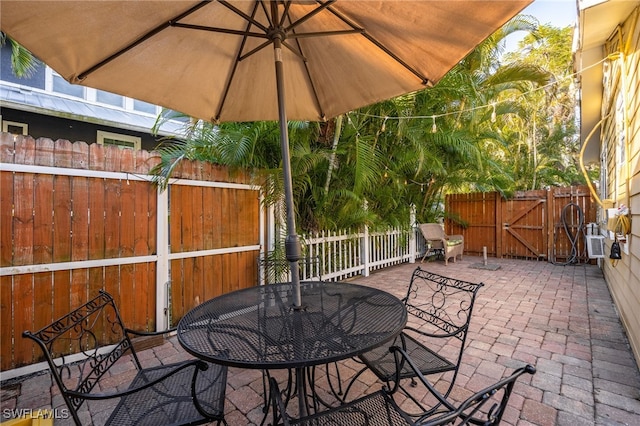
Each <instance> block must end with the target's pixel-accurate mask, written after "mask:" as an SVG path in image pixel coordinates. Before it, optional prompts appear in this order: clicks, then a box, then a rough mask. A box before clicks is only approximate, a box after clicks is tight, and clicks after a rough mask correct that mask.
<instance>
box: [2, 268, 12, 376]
mask: <svg viewBox="0 0 640 426" xmlns="http://www.w3.org/2000/svg"><path fill="white" fill-rule="evenodd" d="M13 310H14V303H13V280H12V278H11V277H0V348H2V350H0V369H2V371H4V370H8V369H10V368H11V367H12V366H13V364H14V363H13V336H14V332H13Z"/></svg>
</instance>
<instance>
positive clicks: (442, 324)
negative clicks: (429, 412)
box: [344, 267, 483, 407]
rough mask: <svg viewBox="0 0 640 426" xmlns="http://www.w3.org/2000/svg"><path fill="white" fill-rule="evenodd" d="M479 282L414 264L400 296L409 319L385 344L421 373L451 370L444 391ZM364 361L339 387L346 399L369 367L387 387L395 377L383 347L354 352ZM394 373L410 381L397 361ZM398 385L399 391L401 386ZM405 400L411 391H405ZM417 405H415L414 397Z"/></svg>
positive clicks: (459, 352) (458, 360)
mask: <svg viewBox="0 0 640 426" xmlns="http://www.w3.org/2000/svg"><path fill="white" fill-rule="evenodd" d="M482 286H483V284H482V283H479V284H474V283H470V282H467V281H462V280H457V279H453V278H448V277H445V276H442V275H438V274H434V273H431V272H428V271H426V270H424V269H422V268H420V267H418V268H416V269H415V270H414V272H413V275H412V277H411V282H410V283H409V288H408V290H407V295H406V296H405V298H404V299H403V301H404V303H405V306H406V307H407V312H408V313H409V321H408V323H407V326H406V327H405V329H404V330H403V332H402V334H401V335H400V336H399V337H397V338H396V339H395V341H393V342H391V343H390V346H391V345H397V346H399V347H401V348H402V349H403V350H404V351H406V352H407V353H408V354H409V356H410V357H411V358H412V359H413V362H414V363H415V364H416V366H417V370H418V371H420V373H421V374H423V375H425V376H429V375H433V374H438V373H451V377H447V380H449V386H448V389H447V390H446V391H445V392H444V395H445V396H448V395H449V392H451V389H452V388H453V385H454V383H455V380H456V377H457V375H458V370H459V368H460V364H461V362H462V354H463V352H464V349H465V343H466V340H467V333H468V332H469V323H470V321H471V314H472V312H473V305H474V303H475V299H476V294H477V292H478V290H479V289H480V287H482ZM359 359H360V361H362V363H364V365H365V366H364V368H363V369H362V370H360V371H359V372H358V373H357V374H356V375H355V376H354V378H353V379H352V380H351V382H350V384H349V386H348V387H347V389H346V391H345V396H344V398H346V396H347V394H348V393H349V390H350V388H351V385H353V383H354V382H355V381H356V380H357V378H358V377H359V376H360V375H361V374H362V373H363V372H364V371H366V370H367V369H370V370H371V371H372V372H373V373H374V374H375V375H376V376H377V377H378V378H379V379H380V380H382V381H383V382H385V383H387V386H390V382H392V381H394V380H395V379H396V378H397V377H398V376H397V373H396V363H395V360H394V357H393V355H392V354H391V353H390V352H389V350H388V346H386V347H379V348H376V349H373V350H371V351H369V352H366V353H364V354H362V355H360V356H359ZM402 367H403V368H402V369H401V371H400V374H399V377H400V379H401V380H403V379H414V378H415V377H416V373H415V371H414V369H413V368H410V367H409V366H408V365H403V366H402ZM412 384H415V381H414V380H412ZM397 385H398V386H399V388H400V389H401V390H403V391H405V388H404V387H403V386H402V385H401V384H397ZM405 393H407V395H408V396H409V397H410V398H411V394H410V393H409V392H406V391H405ZM414 402H415V403H416V405H417V406H418V407H420V403H419V402H418V401H417V400H414Z"/></svg>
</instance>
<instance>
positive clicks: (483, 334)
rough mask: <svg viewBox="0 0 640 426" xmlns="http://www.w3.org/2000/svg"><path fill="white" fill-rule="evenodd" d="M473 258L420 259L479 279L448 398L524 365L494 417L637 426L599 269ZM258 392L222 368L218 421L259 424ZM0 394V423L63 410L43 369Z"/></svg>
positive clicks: (387, 273) (94, 416)
mask: <svg viewBox="0 0 640 426" xmlns="http://www.w3.org/2000/svg"><path fill="white" fill-rule="evenodd" d="M480 263H481V259H479V258H477V257H469V256H466V257H465V258H464V259H463V260H462V261H460V260H458V261H457V262H456V263H449V266H445V265H444V262H442V261H434V262H425V263H424V264H422V267H424V268H425V269H427V270H430V271H432V272H435V273H439V274H442V275H447V276H450V277H454V278H459V279H462V280H466V281H473V282H479V281H482V282H484V284H485V286H484V287H483V288H482V289H480V292H479V294H478V299H477V302H476V307H475V308H474V314H473V319H472V321H471V332H470V334H469V342H468V348H467V350H466V351H465V355H464V357H463V360H462V363H463V367H462V370H461V375H460V376H459V377H458V380H457V382H456V386H455V388H454V389H455V390H454V392H453V394H452V397H453V398H454V399H457V400H462V399H464V398H466V397H467V396H469V395H470V394H471V393H472V392H474V391H477V390H479V389H481V388H483V387H485V386H487V385H489V384H491V383H493V382H495V381H497V380H498V379H499V378H501V377H502V376H503V375H506V374H507V373H508V372H510V371H511V370H512V369H513V368H516V367H519V366H521V365H523V364H524V363H530V364H533V365H534V366H536V367H537V369H538V372H537V373H536V374H535V375H534V376H533V377H531V376H526V375H525V376H523V377H522V378H521V379H520V380H519V381H518V383H517V385H516V388H515V391H514V395H513V396H512V398H511V400H510V407H509V409H508V411H507V412H506V414H505V416H504V418H503V424H511V425H518V426H525V425H541V426H542V425H640V374H639V372H638V367H637V365H636V362H635V360H634V358H633V355H632V353H631V350H630V348H629V344H628V341H627V338H626V335H625V333H624V330H623V328H622V326H621V323H620V320H619V318H618V315H617V312H616V310H615V308H614V306H613V303H612V300H611V297H610V295H609V291H608V289H607V286H606V283H605V281H604V279H603V276H602V273H601V272H600V270H599V269H598V268H597V267H596V266H592V265H587V266H585V265H578V266H559V265H553V264H550V263H546V262H535V261H525V260H509V259H489V264H491V265H499V266H500V269H498V270H496V271H491V270H487V269H477V268H473V267H472V266H473V265H474V264H480ZM419 265H420V264H419V263H416V264H404V265H399V266H396V267H393V268H387V269H384V270H381V271H378V272H376V273H374V274H372V275H371V276H369V277H366V278H364V277H358V278H355V279H353V281H354V282H358V283H360V284H365V285H370V286H373V287H378V288H382V289H384V290H386V291H389V292H391V293H393V294H396V295H397V296H399V297H402V296H403V295H404V293H405V291H406V286H407V284H408V282H409V279H410V277H411V273H412V271H413V270H414V269H415V268H416V267H417V266H419ZM187 357H188V355H187V354H185V352H184V351H183V350H182V349H181V347H180V345H179V344H178V343H177V340H176V338H175V337H172V338H170V339H169V340H167V341H166V343H165V344H163V345H162V346H157V347H155V348H152V349H147V350H146V351H143V363H145V361H146V363H147V365H149V363H160V362H175V361H176V360H178V359H181V358H187ZM129 364H130V363H128V362H126V361H123V365H122V368H120V369H118V370H120V371H114V372H113V375H114V377H113V378H112V379H113V380H111V383H113V384H114V385H115V386H117V384H118V383H122V381H119V380H118V376H117V374H118V373H120V374H125V373H126V370H128V368H129V367H130V368H133V366H132V364H131V365H129ZM355 368H357V366H356V365H354V363H353V361H351V360H350V361H347V362H344V363H342V364H341V372H342V374H343V379H347V378H348V376H349V375H350V374H352V373H353V371H354V369H355ZM122 377H124V376H122ZM360 380H361V382H359V383H358V386H355V388H354V391H353V393H352V394H350V398H351V397H355V396H357V395H358V394H359V393H364V392H369V391H370V390H377V389H378V388H379V386H380V384H379V383H377V382H376V381H375V378H374V377H373V376H372V375H367V374H365V375H363V376H361V379H360ZM317 387H318V388H319V389H320V391H321V392H325V391H326V388H327V386H326V378H320V379H318V383H317ZM262 394H263V389H262V376H261V373H260V372H259V371H252V370H240V369H235V368H232V369H230V372H229V380H228V385H227V405H226V418H227V422H228V423H229V424H230V425H254V424H259V423H260V421H261V419H262V417H263V413H262V406H263V399H262ZM1 395H2V407H1V408H2V411H1V413H2V418H1V420H6V419H7V417H8V416H9V415H10V413H12V412H13V411H12V410H20V409H33V410H35V409H38V408H43V409H51V408H58V409H62V408H64V403H63V401H62V399H61V397H60V395H59V392H58V391H57V389H56V388H55V386H53V385H52V382H51V378H50V376H49V374H48V373H44V374H39V375H33V376H30V377H28V378H23V379H22V380H19V379H13V380H10V381H4V382H2V390H1ZM293 405H295V404H293ZM107 408H108V405H105V404H104V403H101V404H98V403H96V404H91V403H90V404H88V406H87V407H85V408H84V413H83V415H84V419H85V420H86V424H90V423H91V422H93V423H94V424H100V422H102V421H104V420H105V418H106V417H105V415H106V411H105V410H106V409H107ZM56 424H68V421H59V422H58V421H57V422H56Z"/></svg>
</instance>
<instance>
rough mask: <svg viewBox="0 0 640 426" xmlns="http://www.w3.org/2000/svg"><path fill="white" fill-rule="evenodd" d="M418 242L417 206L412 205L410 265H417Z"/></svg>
mask: <svg viewBox="0 0 640 426" xmlns="http://www.w3.org/2000/svg"><path fill="white" fill-rule="evenodd" d="M417 244H418V243H417V240H416V205H415V204H411V210H410V213H409V263H416V253H417V252H418V247H417Z"/></svg>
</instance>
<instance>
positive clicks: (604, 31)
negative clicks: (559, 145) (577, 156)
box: [574, 0, 640, 164]
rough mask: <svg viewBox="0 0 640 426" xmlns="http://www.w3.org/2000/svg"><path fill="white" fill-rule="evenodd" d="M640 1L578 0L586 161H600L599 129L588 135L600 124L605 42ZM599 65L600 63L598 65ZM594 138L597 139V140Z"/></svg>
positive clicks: (577, 53)
mask: <svg viewBox="0 0 640 426" xmlns="http://www.w3.org/2000/svg"><path fill="white" fill-rule="evenodd" d="M639 4H640V2H638V1H629V0H578V31H577V33H576V34H577V36H576V40H575V43H576V48H575V60H574V67H575V71H576V72H578V73H579V78H578V81H579V85H580V92H581V93H580V141H581V143H582V144H584V143H585V142H586V143H588V146H587V148H586V149H585V154H584V162H585V164H588V163H593V162H599V156H600V153H599V151H600V144H599V143H598V142H596V141H599V140H600V129H599V128H598V129H597V130H596V131H595V132H594V133H593V135H592V136H591V138H590V139H589V140H588V141H587V137H588V136H589V134H590V133H591V132H592V130H593V129H594V128H595V127H596V126H597V125H598V122H599V121H600V119H601V108H602V91H603V86H602V65H601V64H598V62H600V61H602V60H603V59H604V57H605V51H604V44H605V42H606V41H607V40H608V39H609V38H610V37H611V35H612V34H613V32H614V31H615V29H616V27H617V26H618V25H621V24H622V23H623V22H624V21H625V20H626V19H627V17H628V16H629V15H630V14H631V12H632V11H633V9H634V8H636V7H637V6H638V5H639ZM596 64H598V65H596ZM594 139H595V141H594Z"/></svg>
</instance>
